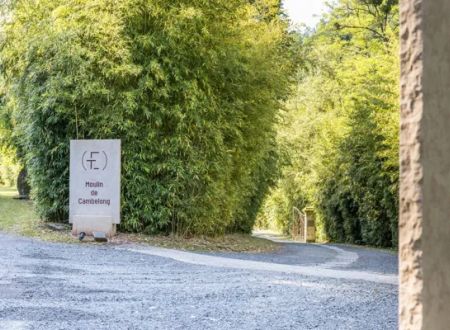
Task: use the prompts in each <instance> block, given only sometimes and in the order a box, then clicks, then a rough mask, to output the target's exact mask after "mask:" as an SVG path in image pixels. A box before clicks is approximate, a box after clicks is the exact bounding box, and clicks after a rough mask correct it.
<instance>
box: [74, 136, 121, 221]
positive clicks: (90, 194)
mask: <svg viewBox="0 0 450 330" xmlns="http://www.w3.org/2000/svg"><path fill="white" fill-rule="evenodd" d="M120 153H121V150H120V140H72V141H70V198H69V199H70V202H69V220H70V222H71V223H73V220H74V219H75V218H76V217H77V218H79V217H106V218H111V219H112V223H115V224H118V223H120V166H121V165H120Z"/></svg>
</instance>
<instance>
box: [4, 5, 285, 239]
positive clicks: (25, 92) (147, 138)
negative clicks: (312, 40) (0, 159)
mask: <svg viewBox="0 0 450 330" xmlns="http://www.w3.org/2000/svg"><path fill="white" fill-rule="evenodd" d="M271 2H272V3H270V2H269V1H255V2H253V3H252V4H250V3H249V2H248V1H237V0H233V1H225V0H221V1H219V0H216V1H209V2H205V1H200V0H190V1H187V0H184V1H183V0H174V1H165V0H122V1H111V0H64V1H63V0H47V1H44V0H43V1H39V2H37V1H32V0H19V1H17V3H16V4H15V7H14V9H13V10H12V19H11V21H10V22H9V23H7V24H6V25H5V26H4V31H5V32H4V34H5V38H4V41H3V44H2V50H1V57H2V67H3V72H4V76H5V80H6V82H7V83H6V85H7V88H6V91H7V92H6V96H7V102H5V105H4V111H9V112H11V113H12V114H13V115H12V118H13V119H12V121H13V126H14V130H15V132H16V135H17V136H19V137H20V139H19V141H20V143H19V144H20V147H21V148H24V150H25V158H26V162H27V166H28V169H29V175H30V182H31V185H32V188H33V195H34V200H35V202H36V205H37V208H38V211H39V214H40V215H41V216H42V217H43V218H45V219H48V220H52V221H66V219H67V212H68V209H67V208H68V165H69V140H70V139H75V138H80V139H91V138H92V139H95V138H120V139H122V146H123V152H122V162H123V167H122V174H123V179H122V211H123V224H122V228H123V229H125V230H130V231H139V232H148V233H155V232H168V231H174V232H178V233H180V234H184V235H188V234H220V233H224V232H226V231H246V232H248V231H249V230H250V229H251V228H252V226H253V223H254V220H255V216H256V212H257V210H258V209H259V206H260V204H261V201H262V198H263V196H264V194H265V191H266V190H267V189H268V187H269V186H270V184H271V183H272V181H273V176H274V175H275V173H276V171H275V170H274V168H275V166H276V165H275V162H276V158H277V157H276V155H275V149H276V148H275V147H274V143H275V142H274V141H275V133H274V128H273V126H274V123H275V121H276V119H277V113H278V110H279V109H280V108H281V104H282V101H283V99H284V98H285V97H286V95H287V93H288V86H289V81H288V80H289V79H288V77H289V72H291V64H290V62H289V59H288V58H287V57H286V56H284V54H285V53H286V49H287V47H288V46H289V42H288V35H287V33H286V24H285V23H284V22H283V21H282V20H281V19H280V18H279V16H278V15H273V10H274V8H275V9H276V7H277V6H275V7H274V3H278V2H276V1H275V2H274V1H271ZM268 9H270V10H268ZM268 13H272V14H271V15H269V14H268Z"/></svg>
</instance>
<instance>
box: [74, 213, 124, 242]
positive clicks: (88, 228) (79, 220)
mask: <svg viewBox="0 0 450 330" xmlns="http://www.w3.org/2000/svg"><path fill="white" fill-rule="evenodd" d="M83 232H84V233H85V234H86V235H88V236H93V233H94V232H103V233H105V235H106V237H108V238H111V237H112V236H114V235H115V234H116V224H114V223H113V218H112V217H103V216H89V215H86V216H81V215H77V216H75V217H74V218H73V223H72V235H75V236H78V235H79V234H80V233H83Z"/></svg>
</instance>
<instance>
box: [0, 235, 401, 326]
mask: <svg viewBox="0 0 450 330" xmlns="http://www.w3.org/2000/svg"><path fill="white" fill-rule="evenodd" d="M0 251H1V254H0V329H69V328H70V329H234V330H236V329H383V330H384V329H396V328H397V306H398V305H397V299H398V294H397V285H396V272H397V271H396V263H397V257H396V256H395V255H393V254H390V253H386V252H381V251H376V250H370V249H360V248H354V247H345V246H344V247H343V246H333V245H332V246H319V245H302V244H288V243H285V244H284V246H283V248H282V249H281V250H280V251H279V252H276V253H271V254H254V255H252V254H235V253H233V254H192V253H186V252H184V253H183V252H179V251H174V250H166V249H158V248H149V247H142V246H110V245H104V246H102V245H100V246H93V245H89V246H88V245H81V246H80V245H75V244H74V245H65V244H56V243H45V242H40V241H36V240H32V239H27V238H19V237H15V236H10V235H6V234H0ZM205 260H206V261H205ZM333 274H338V275H339V276H335V275H333ZM352 274H353V275H352ZM355 274H358V276H360V277H358V276H356V277H355ZM361 276H362V277H361Z"/></svg>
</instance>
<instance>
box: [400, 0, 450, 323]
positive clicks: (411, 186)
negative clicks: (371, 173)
mask: <svg viewBox="0 0 450 330" xmlns="http://www.w3.org/2000/svg"><path fill="white" fill-rule="evenodd" d="M401 49H402V51H401V58H402V78H401V87H402V100H401V116H402V118H401V138H400V140H401V143H400V144H401V148H400V149H401V155H400V157H401V188H400V260H401V261H400V328H401V329H424V330H434V329H439V330H440V329H442V330H447V329H450V0H401Z"/></svg>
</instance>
